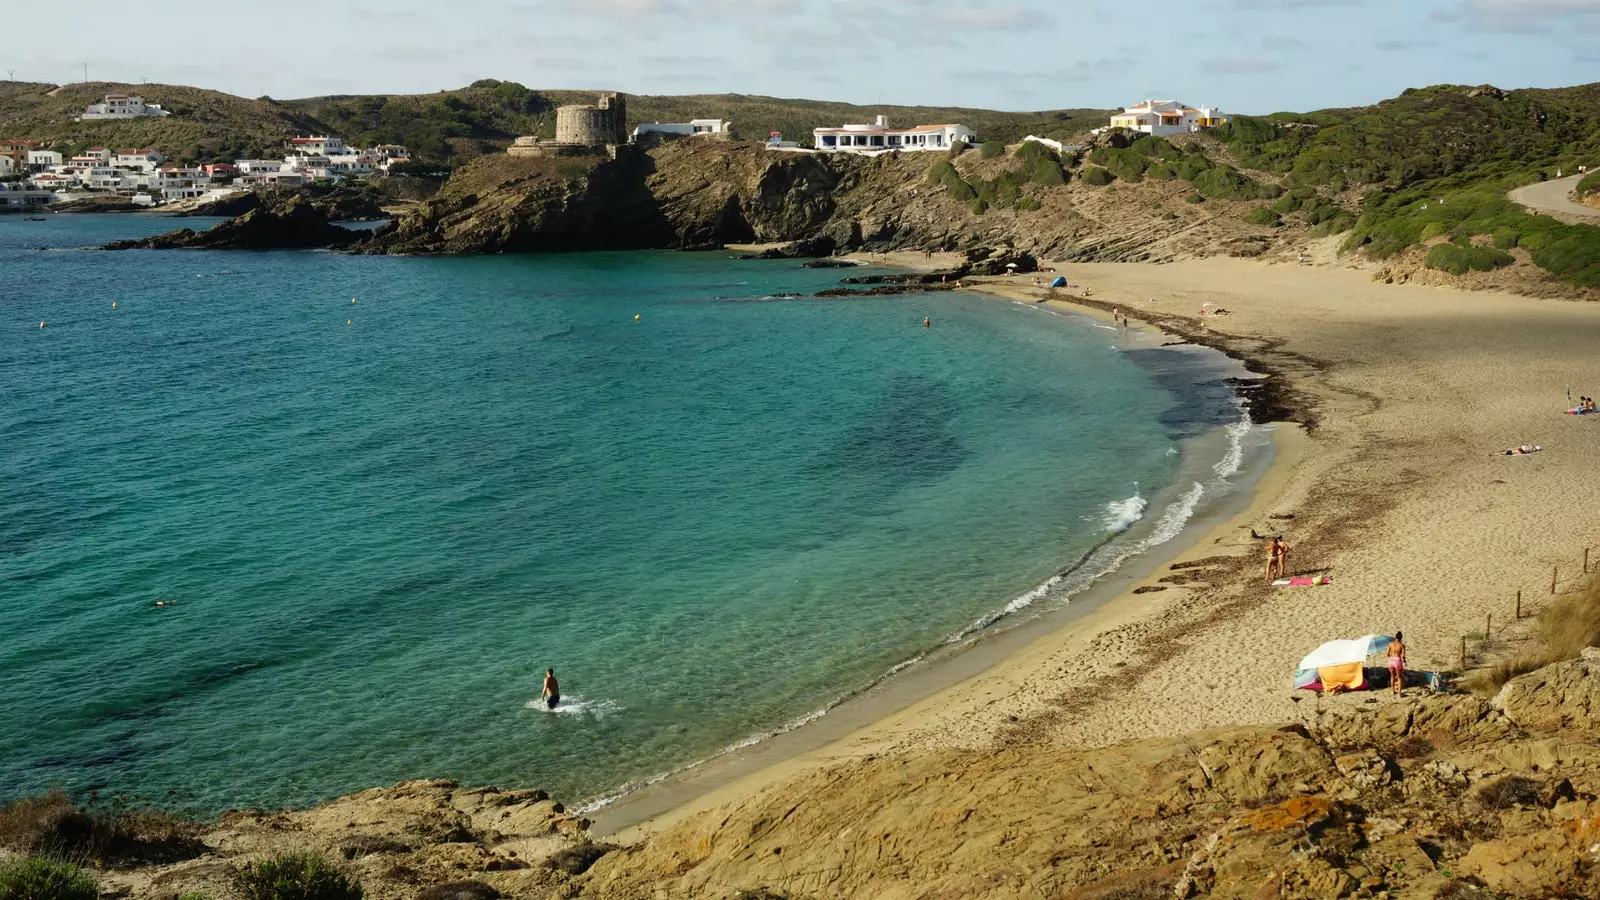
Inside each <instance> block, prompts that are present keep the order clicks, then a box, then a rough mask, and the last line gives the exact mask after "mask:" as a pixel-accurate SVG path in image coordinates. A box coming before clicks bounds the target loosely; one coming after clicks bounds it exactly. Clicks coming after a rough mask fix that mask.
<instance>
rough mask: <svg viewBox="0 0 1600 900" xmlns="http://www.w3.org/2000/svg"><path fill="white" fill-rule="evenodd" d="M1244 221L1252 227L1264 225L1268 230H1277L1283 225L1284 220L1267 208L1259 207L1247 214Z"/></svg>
mask: <svg viewBox="0 0 1600 900" xmlns="http://www.w3.org/2000/svg"><path fill="white" fill-rule="evenodd" d="M1244 220H1245V221H1246V222H1249V223H1250V224H1251V225H1264V226H1266V227H1268V228H1277V227H1278V226H1279V225H1282V224H1283V219H1281V218H1279V217H1278V214H1277V212H1275V211H1274V210H1271V209H1268V208H1267V207H1265V206H1258V207H1256V208H1255V209H1252V210H1250V211H1249V212H1247V213H1245V214H1244Z"/></svg>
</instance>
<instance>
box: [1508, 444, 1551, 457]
mask: <svg viewBox="0 0 1600 900" xmlns="http://www.w3.org/2000/svg"><path fill="white" fill-rule="evenodd" d="M1543 449H1544V448H1543V447H1540V446H1538V445H1536V444H1523V445H1522V446H1521V447H1512V448H1511V449H1510V450H1505V451H1502V452H1501V454H1500V455H1501V456H1526V455H1528V454H1529V453H1538V452H1539V451H1540V450H1543Z"/></svg>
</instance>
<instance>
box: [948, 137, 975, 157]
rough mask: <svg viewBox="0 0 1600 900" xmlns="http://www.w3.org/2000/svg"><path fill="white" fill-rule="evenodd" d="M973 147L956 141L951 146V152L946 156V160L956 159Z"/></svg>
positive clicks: (964, 142)
mask: <svg viewBox="0 0 1600 900" xmlns="http://www.w3.org/2000/svg"><path fill="white" fill-rule="evenodd" d="M971 146H972V145H970V144H968V143H967V142H966V141H956V142H955V143H954V144H951V145H950V152H949V154H947V155H946V156H945V159H955V158H956V157H958V156H960V155H961V154H963V153H965V152H967V150H968V149H970V148H971Z"/></svg>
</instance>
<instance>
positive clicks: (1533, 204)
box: [1506, 175, 1600, 219]
mask: <svg viewBox="0 0 1600 900" xmlns="http://www.w3.org/2000/svg"><path fill="white" fill-rule="evenodd" d="M1582 180H1583V176H1582V175H1572V176H1569V177H1567V178H1557V179H1555V180H1554V181H1541V182H1538V183H1537V184H1530V185H1527V186H1525V187H1519V188H1517V189H1516V190H1514V191H1512V192H1511V193H1509V194H1507V195H1506V196H1507V197H1510V198H1511V202H1512V203H1520V204H1522V205H1523V206H1526V207H1527V208H1529V209H1531V210H1536V211H1538V212H1547V213H1555V214H1557V218H1561V217H1563V216H1574V217H1578V218H1589V219H1600V209H1594V208H1593V207H1588V206H1584V205H1582V204H1579V203H1574V202H1572V201H1571V200H1570V199H1568V197H1567V195H1568V194H1571V193H1572V189H1573V188H1575V187H1577V186H1578V182H1579V181H1582Z"/></svg>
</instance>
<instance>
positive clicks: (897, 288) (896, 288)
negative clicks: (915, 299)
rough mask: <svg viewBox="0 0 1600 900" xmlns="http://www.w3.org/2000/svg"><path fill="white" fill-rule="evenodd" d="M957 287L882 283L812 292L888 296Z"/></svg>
mask: <svg viewBox="0 0 1600 900" xmlns="http://www.w3.org/2000/svg"><path fill="white" fill-rule="evenodd" d="M955 289H956V286H955V285H954V284H926V283H910V284H882V285H879V286H877V287H873V288H868V289H866V290H864V291H853V290H850V289H849V288H828V289H827V290H824V291H817V292H816V293H815V294H812V295H811V296H813V297H883V296H888V295H891V294H925V293H927V292H929V291H953V290H955Z"/></svg>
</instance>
